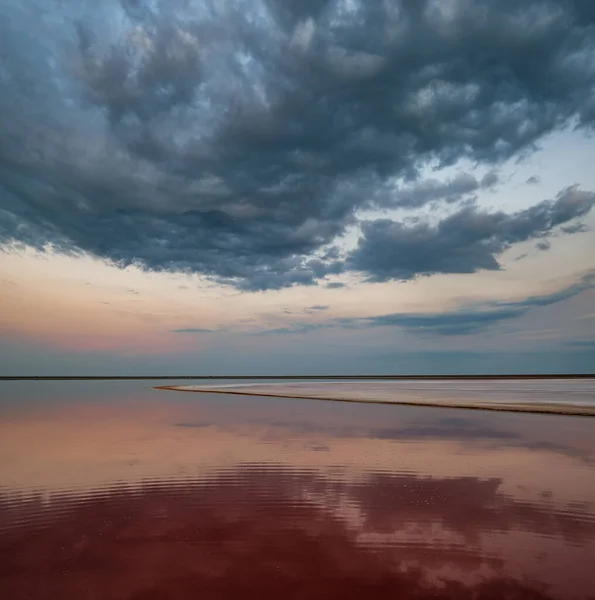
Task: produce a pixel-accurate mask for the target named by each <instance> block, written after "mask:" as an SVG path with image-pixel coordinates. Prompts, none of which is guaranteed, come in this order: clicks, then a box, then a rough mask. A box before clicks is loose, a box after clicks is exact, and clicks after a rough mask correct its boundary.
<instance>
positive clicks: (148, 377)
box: [0, 373, 595, 381]
mask: <svg viewBox="0 0 595 600" xmlns="http://www.w3.org/2000/svg"><path fill="white" fill-rule="evenodd" d="M180 379H183V380H207V381H223V380H226V379H228V380H237V379H242V380H293V381H298V380H311V381H316V380H345V381H353V380H362V381H366V380H374V381H380V380H391V381H392V380H396V381H484V380H488V381H489V380H505V379H506V380H524V379H527V380H531V379H595V373H575V374H567V373H553V374H548V375H535V374H521V375H507V374H504V375H104V376H99V375H0V381H104V380H105V381H136V380H150V381H151V380H152V381H157V380H180Z"/></svg>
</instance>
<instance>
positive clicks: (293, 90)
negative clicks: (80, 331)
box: [0, 0, 595, 290]
mask: <svg viewBox="0 0 595 600" xmlns="http://www.w3.org/2000/svg"><path fill="white" fill-rule="evenodd" d="M594 35H595V15H594V12H593V8H592V2H591V0H527V1H526V2H522V3H519V2H516V1H513V0H478V1H477V2H474V3H473V4H469V3H468V2H463V1H454V2H450V3H448V7H446V5H445V4H444V3H443V2H441V1H438V0H419V1H418V2H411V1H409V0H400V1H399V0H395V2H384V1H381V0H369V1H368V2H362V3H354V4H353V7H352V9H351V12H349V11H348V10H347V9H346V8H345V7H344V3H340V2H335V1H333V0H328V1H322V0H309V1H308V2H297V0H296V1H292V2H281V1H275V0H266V1H265V0H240V1H238V2H234V3H231V2H230V3H206V2H192V1H190V2H189V1H188V0H155V1H153V2H148V1H145V0H121V1H117V0H105V1H104V2H95V3H81V2H78V1H76V0H64V1H63V2H60V3H58V2H46V1H45V0H44V1H42V0H23V1H18V2H17V0H8V1H7V2H3V3H2V5H1V6H0V56H1V57H2V62H1V63H0V111H1V113H2V115H3V119H2V121H1V123H0V243H5V244H12V243H24V244H29V245H31V246H33V247H35V248H39V249H43V248H44V246H45V245H46V244H48V243H49V244H52V245H53V247H54V249H55V250H57V251H61V252H69V253H78V252H86V253H90V254H92V255H95V256H99V257H102V258H105V259H107V260H110V261H113V262H114V263H115V264H117V265H120V266H126V265H130V264H137V265H140V266H143V267H145V268H147V269H154V270H181V271H189V272H198V273H202V274H204V275H206V276H207V277H211V278H213V279H216V280H217V281H220V282H225V283H230V284H233V285H236V286H237V287H239V288H240V289H247V290H259V289H270V288H281V287H286V286H290V285H294V284H301V285H312V284H314V283H316V282H317V281H318V280H320V279H321V278H324V277H325V276H326V275H329V274H333V273H335V274H336V273H339V272H341V271H342V269H343V265H342V263H341V261H340V260H338V258H337V257H336V256H331V255H329V256H326V257H323V258H321V259H319V258H317V259H314V258H313V257H314V256H317V255H318V254H316V253H318V252H319V251H321V250H322V249H324V248H326V247H328V245H329V244H332V243H333V241H334V240H335V239H336V238H337V237H338V236H341V235H342V234H343V233H344V232H345V230H346V228H347V227H348V226H350V225H353V224H354V223H355V222H356V220H357V215H358V213H359V212H360V211H361V210H369V209H374V208H378V207H380V208H382V207H387V206H391V207H393V206H394V207H399V206H405V207H407V206H409V207H419V206H423V205H424V203H425V202H427V201H430V202H434V201H440V202H442V201H446V202H454V201H456V200H457V198H458V197H459V196H460V194H461V193H462V194H464V195H465V194H466V195H472V194H473V193H474V189H473V188H474V186H477V185H479V186H480V188H489V187H491V186H493V185H495V184H496V183H497V180H496V179H495V177H496V175H495V174H493V175H490V176H487V177H485V178H484V179H483V180H482V181H479V182H477V181H472V178H471V177H469V176H464V175H461V176H458V177H456V178H455V179H453V180H452V181H451V182H447V184H444V185H443V186H442V187H443V189H440V185H439V184H436V183H435V182H430V183H425V184H424V183H422V182H417V183H415V182H416V180H417V179H418V178H419V176H418V173H419V172H420V169H421V168H422V167H425V166H427V165H428V164H430V163H432V164H439V165H440V166H446V165H452V164H454V163H456V161H457V160H459V159H468V160H471V161H474V162H477V163H479V164H481V165H483V166H484V167H487V168H492V167H494V166H497V165H498V163H499V162H500V161H501V160H503V159H505V158H507V157H510V156H513V155H515V154H517V153H519V152H521V151H524V150H526V149H528V148H530V147H531V146H532V145H533V144H534V142H536V141H537V140H538V139H539V138H540V137H541V136H542V135H544V134H546V133H548V132H550V131H552V130H554V129H556V128H559V127H562V126H563V125H565V124H567V123H568V122H570V121H571V120H573V119H574V120H576V123H577V126H578V127H586V128H592V126H593V124H594V123H595V101H594V100H593V99H594V98H595V93H594V91H595V90H594V84H593V81H595V66H594V65H595V54H594V53H595V48H594V46H593V44H592V39H593V36H594ZM407 182H410V183H407ZM410 184H411V185H414V184H415V185H416V186H417V187H416V189H417V192H416V193H415V194H413V191H412V188H411V187H410ZM448 185H450V188H448ZM445 186H446V187H445ZM399 189H404V190H405V191H409V196H408V195H407V194H406V193H405V192H404V193H403V194H402V197H401V200H400V199H399V195H398V194H396V193H395V190H397V191H398V190H399ZM424 195H425V196H424ZM424 197H425V198H426V200H424ZM427 199H429V200H427ZM526 216H527V218H528V219H530V218H533V217H534V218H536V219H538V220H539V218H540V215H539V214H535V215H534V214H533V213H527V215H526ZM366 227H368V230H369V231H371V230H370V225H366ZM527 227H528V228H529V229H531V226H529V225H527ZM406 229H407V228H406ZM533 229H535V227H533ZM419 233H423V232H422V231H421V230H420V231H419ZM506 243H508V242H506ZM496 250H497V248H496ZM427 252H428V253H429V252H430V249H429V248H428V250H427ZM399 260H400V261H401V262H405V258H401V259H399ZM417 260H418V258H417V257H415V256H414V264H412V265H404V266H403V265H400V266H398V267H395V268H390V269H388V271H389V272H393V271H395V272H404V273H414V272H417ZM356 262H357V261H356ZM364 262H365V261H364ZM431 262H432V261H430V260H428V261H425V263H427V264H428V265H429V267H431V268H430V271H431V270H432V268H433V267H432V265H431V264H430V263H431ZM454 262H455V263H456V264H457V265H458V267H457V268H465V269H471V270H473V269H475V266H474V264H473V263H474V261H470V263H469V264H466V265H464V266H461V263H460V262H459V261H454ZM494 262H495V259H494V256H493V254H490V253H489V252H487V253H486V252H484V253H481V252H480V255H479V256H478V257H477V258H476V260H475V264H476V265H479V266H480V268H481V267H484V268H494V267H495V265H494ZM424 268H426V267H424V265H422V272H425V271H424V270H423V269H424ZM391 276H392V275H391Z"/></svg>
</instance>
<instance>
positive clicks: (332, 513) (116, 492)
mask: <svg viewBox="0 0 595 600" xmlns="http://www.w3.org/2000/svg"><path fill="white" fill-rule="evenodd" d="M3 386H4V387H2V388H0V598H2V599H4V598H7V599H10V600H21V599H22V600H24V599H27V600H50V599H51V600H54V599H56V598H59V599H60V600H62V599H65V600H68V599H70V598H72V599H76V600H96V599H97V600H98V599H101V600H129V599H133V600H154V599H164V600H165V599H173V600H186V599H188V600H190V599H194V598H205V599H207V600H210V599H227V598H229V599H232V598H233V599H235V598H238V597H240V598H247V599H251V598H278V597H283V598H285V597H286V598H288V599H296V600H297V599H300V600H301V599H307V598H314V599H321V600H322V599H323V598H324V599H334V598H337V599H339V598H341V599H345V598H346V599H356V598H357V599H359V598H379V599H384V598H386V599H388V598H391V599H394V598H399V599H402V600H429V599H432V600H500V599H505V600H525V599H528V600H529V599H530V600H591V599H592V598H593V592H594V591H595V573H594V571H593V564H594V563H595V440H594V439H593V435H592V421H591V420H590V419H584V418H580V417H572V416H557V415H545V414H522V413H506V412H493V413H486V412H483V411H466V410H462V409H461V410H457V411H449V410H447V409H437V408H432V407H421V406H386V405H377V404H360V403H350V404H338V403H332V402H328V403H327V402H303V400H292V399H284V400H283V401H279V400H277V399H276V398H273V397H262V396H260V397H259V396H244V397H241V396H238V395H224V394H208V393H201V394H172V393H165V392H162V391H159V392H157V391H155V390H153V389H150V388H146V387H144V386H143V385H142V384H139V383H138V382H128V383H127V382H102V383H92V384H90V383H83V382H78V383H76V382H74V383H73V382H67V383H48V384H46V385H44V386H43V388H40V387H39V385H38V384H35V383H27V382H24V383H12V384H3Z"/></svg>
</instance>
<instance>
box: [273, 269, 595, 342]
mask: <svg viewBox="0 0 595 600" xmlns="http://www.w3.org/2000/svg"><path fill="white" fill-rule="evenodd" d="M594 288H595V271H592V272H588V273H586V274H585V275H584V276H583V277H581V278H580V279H579V280H578V281H577V282H576V283H574V284H572V285H570V286H567V287H565V288H562V289H560V290H558V291H556V292H552V293H550V294H541V295H538V296H529V297H528V298H525V299H524V300H518V301H513V302H487V303H485V302H483V303H476V304H472V305H468V306H464V307H462V308H460V309H458V310H454V311H441V312H435V313H392V314H386V315H378V316H373V317H363V318H340V319H330V320H328V321H326V322H323V323H297V324H294V325H292V326H288V327H285V328H279V329H274V330H268V331H265V332H263V333H264V334H266V333H275V334H291V333H307V332H311V331H317V330H321V329H329V328H366V327H401V328H403V329H405V330H409V331H412V332H414V333H417V334H425V333H429V334H434V335H439V336H451V335H468V334H473V333H477V332H479V331H483V330H486V329H489V328H490V327H492V326H494V325H496V324H498V323H501V322H503V321H508V320H510V319H515V318H518V317H520V316H522V315H524V314H526V313H527V312H529V311H530V310H531V309H533V308H538V307H543V306H550V305H552V304H556V303H558V302H562V301H564V300H568V299H570V298H572V297H574V296H576V295H578V294H580V293H582V292H585V291H587V290H591V289H594Z"/></svg>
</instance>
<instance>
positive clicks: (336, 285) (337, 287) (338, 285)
mask: <svg viewBox="0 0 595 600" xmlns="http://www.w3.org/2000/svg"><path fill="white" fill-rule="evenodd" d="M325 287H326V288H327V289H329V290H340V289H341V288H344V287H345V284H344V283H340V282H338V281H331V282H330V283H327V284H326V285H325Z"/></svg>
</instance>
